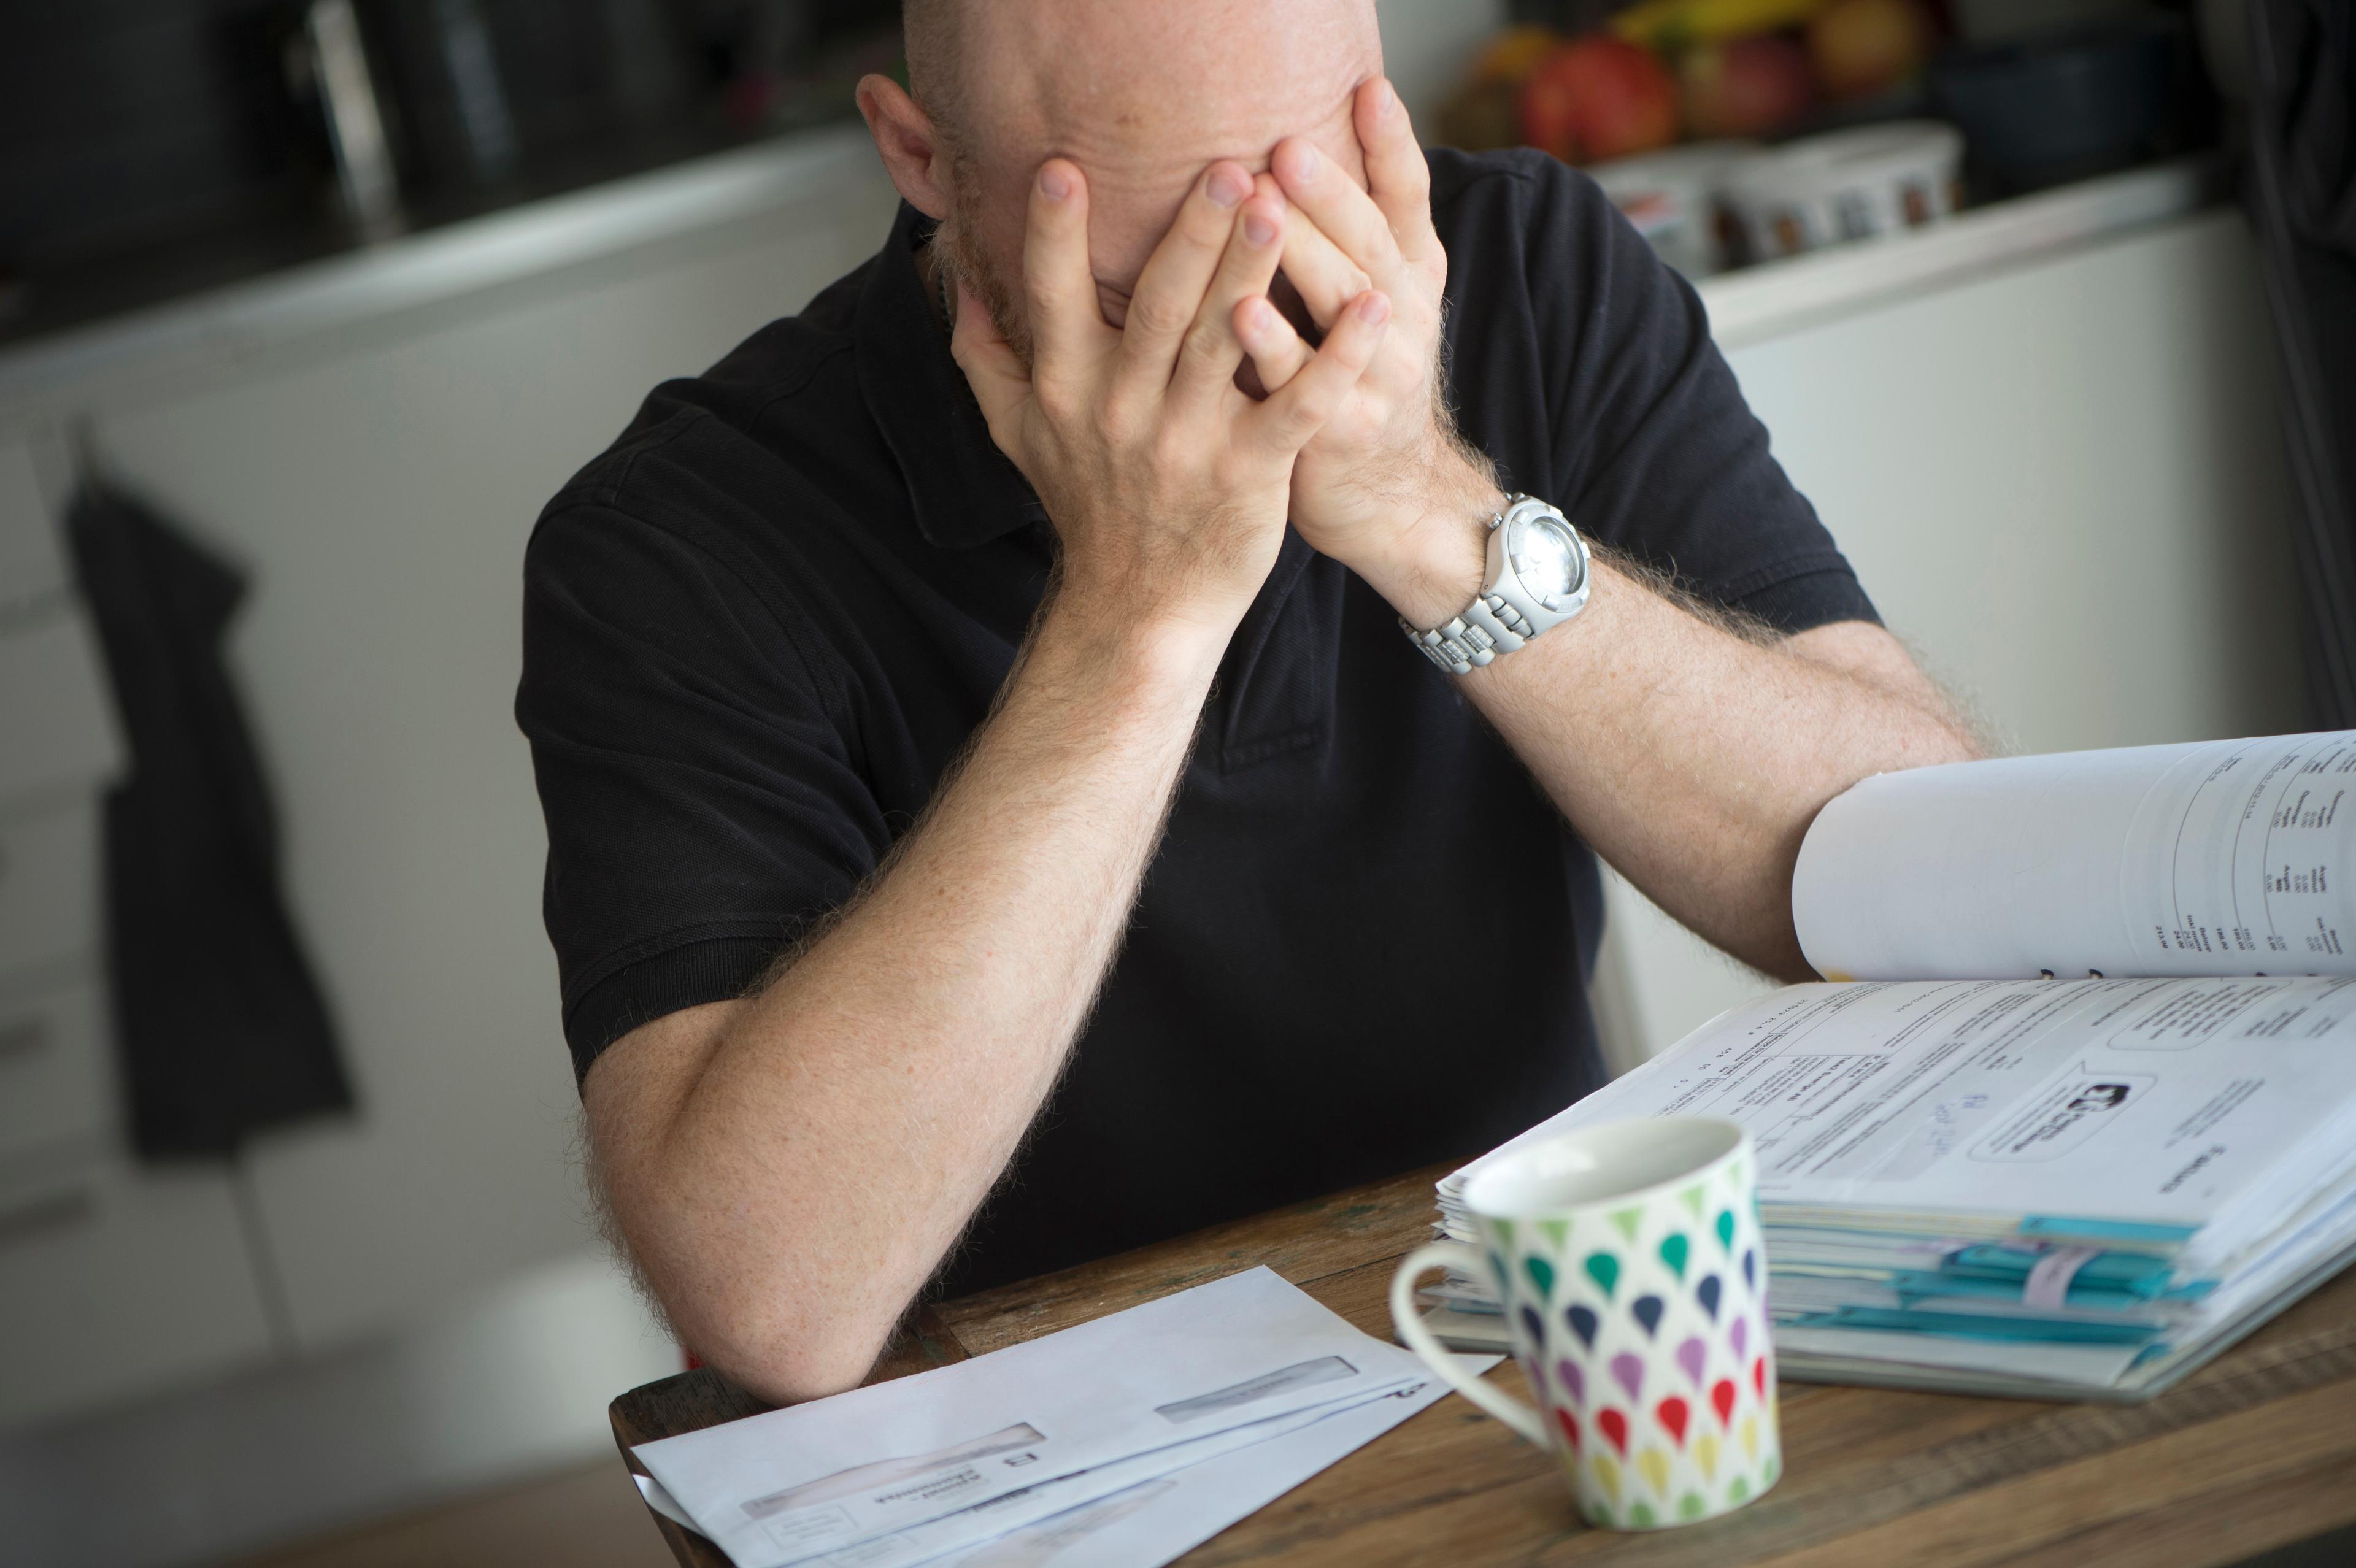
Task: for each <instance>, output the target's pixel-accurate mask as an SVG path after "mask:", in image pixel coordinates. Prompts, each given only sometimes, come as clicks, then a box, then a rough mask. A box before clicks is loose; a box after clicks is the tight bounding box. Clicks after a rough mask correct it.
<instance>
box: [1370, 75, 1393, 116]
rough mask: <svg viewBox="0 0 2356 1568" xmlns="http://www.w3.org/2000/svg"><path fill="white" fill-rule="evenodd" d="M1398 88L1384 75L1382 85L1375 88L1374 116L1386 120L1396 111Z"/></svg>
mask: <svg viewBox="0 0 2356 1568" xmlns="http://www.w3.org/2000/svg"><path fill="white" fill-rule="evenodd" d="M1398 106H1399V100H1398V88H1396V87H1393V86H1392V85H1391V83H1390V78H1388V77H1385V78H1384V79H1383V84H1382V86H1380V87H1378V88H1376V90H1375V118H1376V119H1377V120H1387V119H1389V118H1390V117H1391V116H1392V115H1393V114H1395V113H1397V112H1398Z"/></svg>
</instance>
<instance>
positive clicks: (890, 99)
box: [859, 76, 949, 221]
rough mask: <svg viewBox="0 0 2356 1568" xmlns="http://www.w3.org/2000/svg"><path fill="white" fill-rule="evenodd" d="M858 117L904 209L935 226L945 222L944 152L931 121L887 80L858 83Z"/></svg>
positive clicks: (946, 184) (946, 183) (901, 89)
mask: <svg viewBox="0 0 2356 1568" xmlns="http://www.w3.org/2000/svg"><path fill="white" fill-rule="evenodd" d="M859 112H860V113H861V114H862V115H863V116H865V118H866V121H867V133H868V134H869V135H871V136H873V137H874V138H875V150H876V151H877V152H879V153H881V154H883V167H884V169H885V171H886V172H888V173H889V174H890V175H891V176H892V184H893V187H894V188H895V189H897V190H898V191H899V193H900V194H901V196H902V197H905V198H906V200H907V203H908V205H909V206H910V207H913V208H916V210H917V211H918V212H921V213H923V214H924V215H925V216H926V217H927V218H930V219H934V220H936V221H937V220H939V219H943V218H946V217H948V210H949V199H948V197H949V165H948V148H947V147H946V146H944V145H943V144H942V142H941V138H940V133H938V132H937V131H935V130H934V129H933V122H932V117H931V116H930V115H928V114H926V112H924V111H923V110H922V109H919V108H918V107H916V100H915V99H913V98H911V97H909V96H908V91H907V89H905V88H904V87H902V86H901V85H900V84H899V83H898V82H896V81H894V80H892V79H891V78H890V77H888V76H863V77H861V78H860V79H859Z"/></svg>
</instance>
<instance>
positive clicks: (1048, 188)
mask: <svg viewBox="0 0 2356 1568" xmlns="http://www.w3.org/2000/svg"><path fill="white" fill-rule="evenodd" d="M1039 194H1040V195H1042V196H1044V197H1046V198H1047V199H1048V200H1049V201H1061V200H1063V199H1064V198H1065V197H1067V196H1069V195H1071V194H1072V176H1069V175H1067V174H1066V173H1065V172H1064V171H1063V170H1062V169H1060V168H1057V167H1056V166H1055V165H1054V164H1049V165H1047V166H1046V167H1045V168H1044V169H1041V170H1040V171H1039Z"/></svg>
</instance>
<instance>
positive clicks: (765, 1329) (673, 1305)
mask: <svg viewBox="0 0 2356 1568" xmlns="http://www.w3.org/2000/svg"><path fill="white" fill-rule="evenodd" d="M808 1294H809V1293H808V1292H806V1291H802V1290H798V1289H797V1288H795V1287H794V1286H793V1285H791V1284H790V1283H788V1282H787V1281H786V1280H784V1279H780V1278H774V1277H766V1276H765V1275H761V1274H754V1275H746V1276H745V1277H742V1278H739V1279H735V1280H732V1281H729V1282H727V1283H726V1284H724V1285H720V1284H714V1285H706V1286H704V1287H703V1288H701V1289H696V1288H693V1287H690V1288H687V1289H683V1290H678V1291H673V1292H665V1293H663V1304H664V1306H665V1307H666V1308H667V1310H668V1311H669V1317H670V1319H671V1322H672V1325H673V1327H674V1328H677V1329H678V1331H679V1333H680V1337H681V1339H683V1340H684V1341H685V1343H686V1347H687V1349H690V1350H691V1351H692V1352H694V1354H695V1356H696V1357H697V1359H698V1360H701V1361H702V1362H704V1363H705V1364H706V1365H707V1366H710V1367H711V1368H712V1370H713V1371H717V1372H719V1373H721V1374H722V1375H723V1376H724V1377H726V1378H728V1379H729V1380H730V1381H734V1382H735V1383H737V1384H739V1385H741V1386H742V1387H744V1389H745V1390H747V1391H748V1392H751V1393H753V1394H755V1395H756V1396H758V1397H759V1398H761V1399H763V1400H766V1401H767V1402H768V1403H771V1404H798V1403H802V1402H803V1401H806V1400H813V1399H823V1398H825V1397H826V1396H827V1395H828V1394H832V1393H841V1392H843V1391H844V1390H846V1389H853V1388H857V1387H858V1386H859V1385H860V1384H861V1383H862V1382H863V1381H866V1377H867V1374H868V1372H869V1371H871V1370H872V1369H873V1367H874V1365H875V1361H876V1358H877V1357H879V1356H881V1355H882V1354H883V1347H884V1345H885V1344H886V1342H888V1341H889V1339H891V1336H892V1330H893V1328H895V1327H896V1326H897V1323H898V1315H897V1314H896V1313H894V1314H892V1315H890V1316H884V1315H883V1314H881V1313H878V1312H874V1311H867V1310H862V1309H861V1308H859V1307H851V1306H845V1305H842V1304H841V1303H839V1302H832V1301H825V1300H818V1301H812V1300H809V1299H807V1297H808Z"/></svg>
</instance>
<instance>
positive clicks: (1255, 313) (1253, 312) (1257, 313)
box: [1245, 300, 1276, 332]
mask: <svg viewBox="0 0 2356 1568" xmlns="http://www.w3.org/2000/svg"><path fill="white" fill-rule="evenodd" d="M1245 314H1247V315H1249V316H1250V317H1251V329H1252V330H1253V331H1254V332H1273V331H1275V330H1276V307H1275V306H1274V305H1272V304H1269V303H1268V302H1267V301H1266V300H1254V301H1252V304H1251V309H1250V310H1249V311H1248V312H1246V313H1245Z"/></svg>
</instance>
